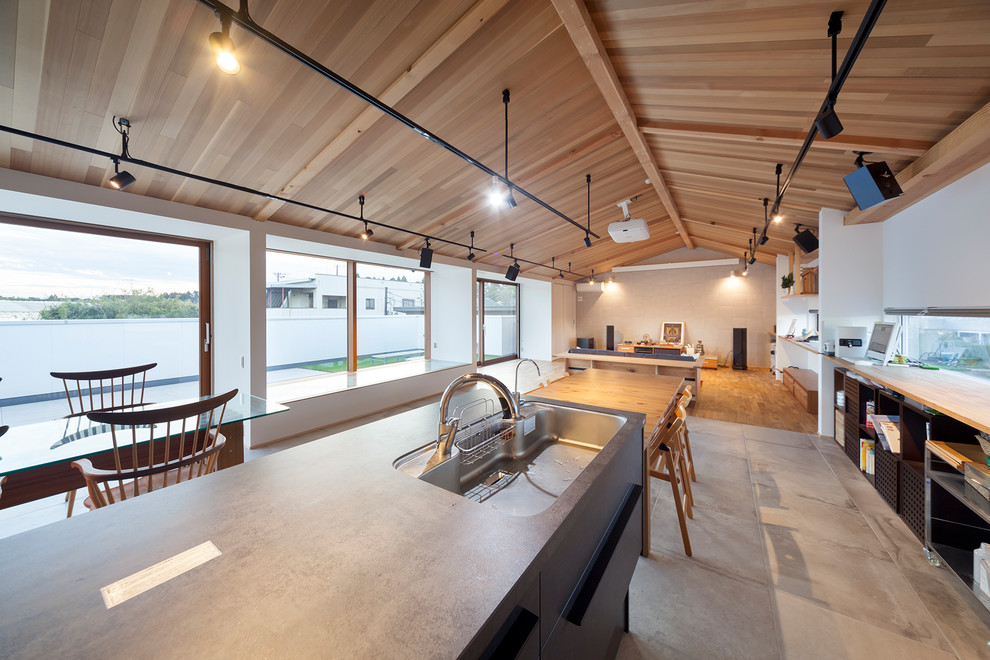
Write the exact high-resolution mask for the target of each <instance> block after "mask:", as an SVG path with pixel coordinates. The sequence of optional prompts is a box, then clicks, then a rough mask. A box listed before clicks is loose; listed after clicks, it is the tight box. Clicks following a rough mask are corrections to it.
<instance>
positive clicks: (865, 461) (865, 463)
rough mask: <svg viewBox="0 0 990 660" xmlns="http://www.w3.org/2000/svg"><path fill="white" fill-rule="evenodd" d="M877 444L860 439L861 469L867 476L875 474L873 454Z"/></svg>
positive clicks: (867, 439) (866, 439)
mask: <svg viewBox="0 0 990 660" xmlns="http://www.w3.org/2000/svg"><path fill="white" fill-rule="evenodd" d="M875 448H876V442H874V441H873V440H871V439H869V438H860V439H859V469H860V470H861V471H863V472H865V473H866V474H873V454H874V450H875Z"/></svg>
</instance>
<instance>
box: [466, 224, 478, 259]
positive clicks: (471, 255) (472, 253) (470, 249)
mask: <svg viewBox="0 0 990 660" xmlns="http://www.w3.org/2000/svg"><path fill="white" fill-rule="evenodd" d="M475 256H476V255H475V254H474V230H471V247H469V248H468V261H474V258H475Z"/></svg>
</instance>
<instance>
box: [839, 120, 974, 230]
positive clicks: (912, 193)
mask: <svg viewBox="0 0 990 660" xmlns="http://www.w3.org/2000/svg"><path fill="white" fill-rule="evenodd" d="M988 162H990V103H988V104H987V105H985V106H983V107H982V108H980V109H979V110H977V111H976V112H974V113H973V115H972V116H970V117H969V119H967V120H966V121H964V122H963V123H961V124H960V125H959V126H957V127H956V128H955V129H954V130H953V131H952V132H951V133H949V134H948V135H946V136H945V137H944V138H942V139H941V140H939V141H938V143H937V144H935V146H933V147H932V148H931V149H929V150H928V151H927V152H925V154H924V155H923V156H921V157H920V158H918V159H917V160H915V161H914V162H912V163H911V164H910V165H908V166H907V167H905V168H904V169H903V170H901V171H900V172H898V173H897V174H896V177H895V178H896V179H897V183H898V185H900V187H901V190H903V191H904V194H903V195H901V196H900V197H897V198H895V199H892V200H890V201H888V202H886V203H884V204H881V205H879V206H874V207H871V208H868V209H866V210H865V211H861V210H859V209H853V210H852V211H850V212H849V213H847V214H846V218H845V221H844V224H847V225H862V224H867V223H871V222H883V221H884V220H886V219H887V218H890V217H892V216H893V215H895V214H896V213H899V212H900V211H903V210H904V209H906V208H908V207H909V206H912V205H914V204H917V203H918V202H920V201H921V200H923V199H925V198H926V197H928V196H929V195H932V194H934V193H936V192H938V191H939V190H941V189H942V188H944V187H946V186H948V185H949V184H950V183H953V182H954V181H957V180H959V179H961V178H962V177H964V176H966V175H967V174H969V173H970V172H972V171H974V170H975V169H977V168H978V167H982V166H983V165H986V164H987V163H988Z"/></svg>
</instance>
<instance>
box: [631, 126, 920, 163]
mask: <svg viewBox="0 0 990 660" xmlns="http://www.w3.org/2000/svg"><path fill="white" fill-rule="evenodd" d="M639 128H640V130H641V131H643V132H644V133H646V134H648V135H661V136H664V137H684V138H697V139H703V140H725V141H729V142H749V143H757V144H774V145H781V146H788V147H791V146H794V147H799V146H801V145H802V144H803V143H804V139H805V137H806V136H807V133H802V132H801V131H788V130H779V129H772V128H755V127H746V126H728V125H720V124H690V123H678V122H665V121H643V122H640V124H639ZM931 147H932V145H931V143H930V142H925V141H924V140H908V139H897V138H874V137H865V136H855V135H845V134H844V133H843V134H840V135H837V136H835V137H834V138H832V139H831V140H821V139H818V138H816V139H815V141H814V142H812V144H811V148H812V149H829V150H832V151H843V152H846V151H853V150H859V151H873V152H879V153H884V154H896V155H899V156H914V157H917V156H920V155H921V154H923V153H925V152H926V151H928V149H930V148H931Z"/></svg>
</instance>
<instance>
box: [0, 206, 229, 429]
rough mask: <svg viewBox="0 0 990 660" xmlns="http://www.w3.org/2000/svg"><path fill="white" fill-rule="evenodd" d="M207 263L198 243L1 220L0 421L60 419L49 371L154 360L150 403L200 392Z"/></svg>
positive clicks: (64, 408)
mask: <svg viewBox="0 0 990 660" xmlns="http://www.w3.org/2000/svg"><path fill="white" fill-rule="evenodd" d="M208 257H209V246H208V244H206V243H202V242H196V241H186V240H183V239H172V238H165V237H159V236H153V235H147V234H139V233H136V232H126V231H119V230H112V229H97V228H93V227H89V226H82V225H73V224H68V223H56V222H50V221H38V220H28V219H20V218H3V219H2V220H0V346H3V347H4V348H3V351H4V359H3V361H2V371H0V378H2V379H3V380H2V381H0V423H2V424H26V423H31V422H35V421H42V420H48V419H55V418H58V417H62V416H64V415H66V414H68V413H69V408H68V403H67V402H66V401H65V391H64V388H63V386H62V381H61V380H56V379H55V378H53V377H52V376H51V375H50V372H52V371H94V370H104V369H114V368H119V367H130V366H138V365H142V364H149V363H152V362H155V363H157V366H156V367H154V368H153V369H151V370H150V371H148V372H147V379H148V380H147V383H146V391H145V400H146V401H149V400H150V401H168V400H174V399H182V398H189V397H196V396H199V395H201V394H208V393H209V391H210V375H209V374H210V359H209V355H210V353H209V351H210V346H209V341H208V339H209V338H208V336H207V327H208V325H207V324H208V323H209V321H210V318H209V311H210V305H209V279H208V278H209V268H208V266H207V264H208Z"/></svg>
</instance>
